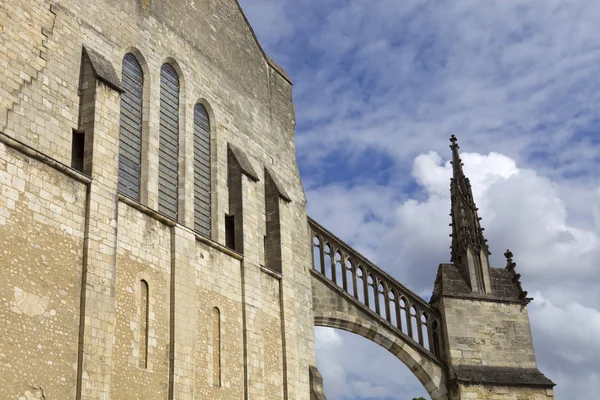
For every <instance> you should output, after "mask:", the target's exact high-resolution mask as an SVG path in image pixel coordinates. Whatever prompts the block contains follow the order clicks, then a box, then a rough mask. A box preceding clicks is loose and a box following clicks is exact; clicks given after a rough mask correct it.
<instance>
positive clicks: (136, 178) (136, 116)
mask: <svg viewBox="0 0 600 400" xmlns="http://www.w3.org/2000/svg"><path fill="white" fill-rule="evenodd" d="M143 86H144V75H143V73H142V67H141V66H140V63H139V62H138V61H137V60H136V58H135V56H134V55H133V54H126V55H125V57H123V90H124V93H123V94H122V95H121V119H120V132H119V192H121V193H123V194H125V195H127V196H129V197H131V198H134V199H136V200H139V199H140V170H141V158H142V94H143V93H142V92H143Z"/></svg>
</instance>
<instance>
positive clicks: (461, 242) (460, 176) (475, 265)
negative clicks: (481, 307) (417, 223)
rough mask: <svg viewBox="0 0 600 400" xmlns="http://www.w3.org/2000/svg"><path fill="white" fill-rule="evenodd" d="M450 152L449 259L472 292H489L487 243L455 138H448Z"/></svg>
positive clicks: (488, 253)
mask: <svg viewBox="0 0 600 400" xmlns="http://www.w3.org/2000/svg"><path fill="white" fill-rule="evenodd" d="M450 143H451V144H450V149H451V150H452V161H451V164H452V179H451V180H450V196H451V203H452V208H451V212H450V216H451V217H452V234H451V235H450V236H452V247H451V249H452V257H451V262H452V263H454V264H455V265H456V266H457V267H458V269H459V270H460V271H461V273H462V274H463V276H464V277H465V279H466V280H467V282H468V283H469V284H470V286H471V289H472V290H473V292H477V293H491V290H492V288H491V283H490V282H491V281H490V272H489V255H490V254H491V253H490V251H489V248H488V245H487V240H486V239H485V237H484V236H483V228H482V227H481V225H480V224H479V221H480V220H481V218H480V217H479V215H478V214H477V211H478V210H479V209H478V208H477V206H476V205H475V201H474V199H473V191H472V190H471V182H470V181H469V178H467V177H466V176H465V173H464V171H463V163H462V160H461V159H460V155H459V153H458V149H459V148H460V147H459V146H458V139H457V138H456V136H454V135H452V136H450Z"/></svg>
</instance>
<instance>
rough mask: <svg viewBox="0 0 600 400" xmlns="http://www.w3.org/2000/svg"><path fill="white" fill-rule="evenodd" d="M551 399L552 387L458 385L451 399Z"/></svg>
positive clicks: (552, 394) (552, 397)
mask: <svg viewBox="0 0 600 400" xmlns="http://www.w3.org/2000/svg"><path fill="white" fill-rule="evenodd" d="M464 399H469V400H552V399H554V391H553V390H552V389H539V388H526V387H525V388H518V387H517V388H515V387H510V388H508V387H506V386H485V387H484V386H463V385H461V386H460V389H459V391H457V393H456V394H455V396H454V397H452V398H451V400H464Z"/></svg>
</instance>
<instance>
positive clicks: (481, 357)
mask: <svg viewBox="0 0 600 400" xmlns="http://www.w3.org/2000/svg"><path fill="white" fill-rule="evenodd" d="M450 141H451V145H450V148H451V150H452V161H451V162H452V171H453V173H452V179H451V183H450V193H451V213H450V215H451V217H452V224H451V225H452V234H451V236H452V246H451V249H452V258H451V261H452V264H442V265H440V268H439V270H438V274H437V278H436V282H435V287H434V291H433V295H432V299H431V303H432V304H433V305H434V306H435V307H437V308H439V310H440V313H441V316H442V320H443V326H444V329H443V331H444V333H443V341H444V353H445V354H444V357H445V360H446V363H447V364H448V381H449V385H448V386H449V392H450V399H451V400H454V399H457V400H458V399H527V400H541V399H551V398H553V396H554V395H553V390H552V388H553V387H554V384H553V383H552V382H551V381H550V380H549V379H547V378H546V377H545V376H544V375H543V374H542V373H541V372H540V371H539V370H538V369H537V364H536V360H535V354H534V349H533V341H532V337H531V330H530V326H529V316H528V314H527V304H528V303H529V302H530V301H531V299H530V298H528V297H527V292H526V291H524V290H523V289H522V287H521V283H520V282H519V278H520V276H521V275H520V274H517V273H516V272H515V266H516V264H515V263H514V262H513V260H512V257H513V255H512V253H511V252H510V251H507V252H506V253H505V256H506V258H507V266H506V268H492V267H490V263H489V255H490V251H489V248H488V245H487V240H486V239H485V238H484V235H483V230H484V229H483V228H482V227H481V226H480V220H481V218H480V217H479V216H478V214H477V210H478V209H477V207H476V205H475V201H474V199H473V193H472V191H471V184H470V182H469V179H468V178H467V177H466V176H465V174H464V172H463V164H462V161H461V159H460V156H459V152H458V150H459V146H458V143H457V139H456V137H455V136H454V135H452V137H451V138H450Z"/></svg>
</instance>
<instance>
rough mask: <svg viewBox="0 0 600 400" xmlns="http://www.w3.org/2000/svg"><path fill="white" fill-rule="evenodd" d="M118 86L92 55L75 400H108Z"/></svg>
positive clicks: (86, 80) (86, 81) (85, 94)
mask: <svg viewBox="0 0 600 400" xmlns="http://www.w3.org/2000/svg"><path fill="white" fill-rule="evenodd" d="M119 92H120V82H119V80H118V78H117V76H116V74H115V72H114V70H113V69H112V65H110V63H109V62H108V61H106V60H105V59H104V58H103V57H102V56H100V55H99V54H97V53H95V52H94V51H92V50H89V49H85V50H84V53H83V60H82V79H81V87H80V93H81V96H82V97H81V103H80V119H79V122H80V125H79V128H80V130H84V131H85V142H86V143H85V156H84V172H85V173H87V174H89V175H90V176H91V178H92V182H91V183H90V185H89V187H88V193H87V205H86V207H87V209H86V226H85V238H84V252H83V254H84V256H83V278H82V279H83V285H82V299H81V320H80V339H79V340H80V342H79V358H78V371H77V372H78V373H77V378H78V379H77V398H78V399H107V400H108V399H109V397H110V376H111V368H112V345H113V341H114V339H113V335H114V323H115V297H114V296H115V264H116V246H117V205H118V203H117V182H118V178H117V176H118V157H117V156H116V155H117V154H118V152H119Z"/></svg>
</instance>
